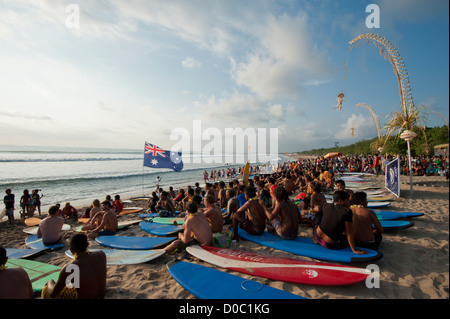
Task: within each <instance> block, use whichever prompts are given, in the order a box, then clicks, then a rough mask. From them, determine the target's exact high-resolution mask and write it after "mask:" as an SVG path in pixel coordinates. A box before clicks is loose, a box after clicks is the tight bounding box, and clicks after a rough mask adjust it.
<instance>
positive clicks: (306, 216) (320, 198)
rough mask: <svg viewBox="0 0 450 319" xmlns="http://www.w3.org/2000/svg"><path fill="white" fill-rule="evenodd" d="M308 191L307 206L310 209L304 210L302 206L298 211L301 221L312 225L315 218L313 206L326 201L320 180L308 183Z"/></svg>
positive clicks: (315, 206)
mask: <svg viewBox="0 0 450 319" xmlns="http://www.w3.org/2000/svg"><path fill="white" fill-rule="evenodd" d="M308 193H309V194H310V195H311V197H310V198H309V206H310V207H311V209H309V210H306V209H304V207H303V208H302V210H301V211H300V218H301V222H302V223H304V224H308V225H311V226H312V225H314V220H315V218H316V211H314V208H318V207H319V206H322V205H324V204H326V203H327V199H326V198H325V195H323V194H322V185H321V183H320V182H317V181H312V182H310V183H309V185H308Z"/></svg>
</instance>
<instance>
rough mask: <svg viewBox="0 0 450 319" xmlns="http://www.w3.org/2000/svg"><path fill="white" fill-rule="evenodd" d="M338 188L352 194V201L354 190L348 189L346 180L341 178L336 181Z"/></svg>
mask: <svg viewBox="0 0 450 319" xmlns="http://www.w3.org/2000/svg"><path fill="white" fill-rule="evenodd" d="M335 184H336V188H337V190H338V191H344V192H347V193H348V194H349V195H350V201H351V200H352V196H353V191H352V190H351V189H347V188H345V182H344V180H342V179H340V180H338V181H336V183H335Z"/></svg>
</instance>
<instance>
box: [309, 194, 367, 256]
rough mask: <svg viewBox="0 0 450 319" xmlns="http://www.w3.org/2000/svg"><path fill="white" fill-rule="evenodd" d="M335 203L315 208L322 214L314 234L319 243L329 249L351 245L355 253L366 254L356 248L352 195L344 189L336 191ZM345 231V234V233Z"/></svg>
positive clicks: (334, 195)
mask: <svg viewBox="0 0 450 319" xmlns="http://www.w3.org/2000/svg"><path fill="white" fill-rule="evenodd" d="M333 201H334V202H333V203H332V204H328V203H327V204H324V205H321V206H319V207H316V208H314V209H313V210H315V211H316V212H318V213H319V214H321V215H320V216H321V218H320V221H318V225H317V226H316V227H314V230H313V235H314V239H315V240H316V241H317V243H318V244H319V245H321V246H323V247H325V248H328V249H342V248H346V247H348V246H350V248H351V249H352V251H353V252H354V253H355V254H366V253H367V252H366V251H364V250H359V249H356V246H355V234H354V231H353V228H352V226H353V225H352V221H353V213H352V211H351V210H350V209H349V206H350V196H349V195H348V193H346V192H343V191H335V192H334V194H333ZM344 232H345V235H344Z"/></svg>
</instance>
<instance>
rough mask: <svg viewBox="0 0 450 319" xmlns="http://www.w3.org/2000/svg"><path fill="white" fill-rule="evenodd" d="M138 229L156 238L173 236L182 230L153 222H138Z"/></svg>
mask: <svg viewBox="0 0 450 319" xmlns="http://www.w3.org/2000/svg"><path fill="white" fill-rule="evenodd" d="M139 227H141V229H142V230H144V231H146V232H147V233H150V234H152V235H156V236H167V235H171V234H175V233H177V232H179V231H181V230H183V228H181V227H178V226H173V225H165V224H160V223H155V222H146V221H143V222H140V223H139Z"/></svg>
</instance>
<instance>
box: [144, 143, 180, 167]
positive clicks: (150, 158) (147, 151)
mask: <svg viewBox="0 0 450 319" xmlns="http://www.w3.org/2000/svg"><path fill="white" fill-rule="evenodd" d="M144 166H147V167H151V168H171V169H173V170H174V171H175V172H180V171H181V170H182V169H183V160H182V154H181V153H180V152H171V151H165V150H163V149H162V148H160V147H158V146H156V145H154V144H150V143H148V142H145V147H144Z"/></svg>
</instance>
